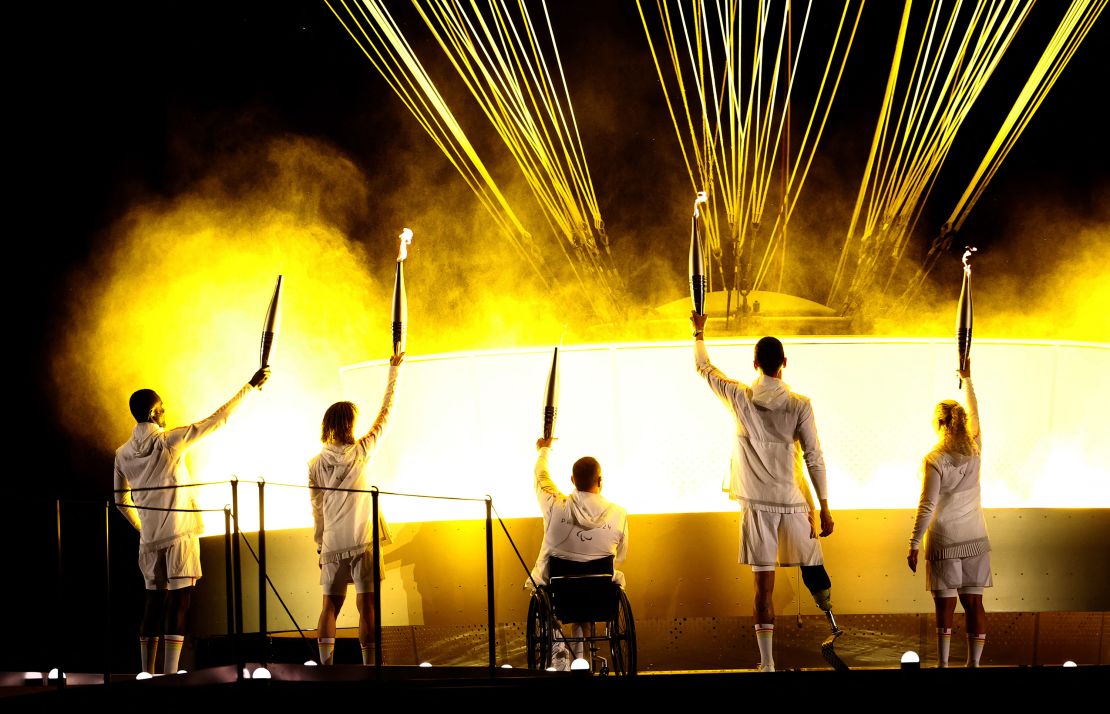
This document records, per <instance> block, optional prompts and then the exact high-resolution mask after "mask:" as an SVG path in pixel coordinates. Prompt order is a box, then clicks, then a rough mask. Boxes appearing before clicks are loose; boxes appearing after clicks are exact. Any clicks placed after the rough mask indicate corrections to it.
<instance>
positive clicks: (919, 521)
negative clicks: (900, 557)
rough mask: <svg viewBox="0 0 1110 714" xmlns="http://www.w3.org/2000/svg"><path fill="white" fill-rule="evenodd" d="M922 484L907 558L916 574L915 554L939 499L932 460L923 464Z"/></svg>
mask: <svg viewBox="0 0 1110 714" xmlns="http://www.w3.org/2000/svg"><path fill="white" fill-rule="evenodd" d="M923 470H924V479H923V481H924V483H923V484H922V487H921V500H920V501H919V502H918V504H917V517H916V518H915V519H914V522H913V533H912V534H911V535H910V553H909V555H908V556H907V560H908V561H909V565H910V570H912V571H914V572H915V573H916V572H917V554H918V551H919V550H921V542H922V541H923V540H924V539H925V533H926V532H927V531H928V530H929V524H930V523H932V522H933V515H934V514H935V513H936V510H937V500H938V499H939V498H940V470H939V469H938V468H937V465H936V464H935V463H934V462H933V460H932V459H929V458H926V459H925V464H924V469H923Z"/></svg>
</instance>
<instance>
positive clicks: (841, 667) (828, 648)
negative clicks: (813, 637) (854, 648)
mask: <svg viewBox="0 0 1110 714" xmlns="http://www.w3.org/2000/svg"><path fill="white" fill-rule="evenodd" d="M843 634H844V630H837V631H836V632H834V633H832V634H831V635H829V636H828V637H827V638H825V641H824V642H822V643H821V656H822V657H824V658H825V661H826V662H828V663H829V666H830V667H832V668H833V669H835V670H836V671H838V672H847V671H848V669H849V667H848V665H846V664H844V660H842V659H840V655H838V654H837V653H836V648H835V647H834V646H833V645H834V644H835V643H836V639H837V638H838V637H840V636H841V635H843Z"/></svg>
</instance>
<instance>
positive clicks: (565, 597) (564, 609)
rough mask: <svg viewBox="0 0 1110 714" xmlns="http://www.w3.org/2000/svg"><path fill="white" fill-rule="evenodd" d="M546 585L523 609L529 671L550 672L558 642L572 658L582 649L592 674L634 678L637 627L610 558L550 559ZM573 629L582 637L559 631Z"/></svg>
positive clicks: (611, 557)
mask: <svg viewBox="0 0 1110 714" xmlns="http://www.w3.org/2000/svg"><path fill="white" fill-rule="evenodd" d="M547 580H548V584H547V585H544V586H542V587H540V589H539V590H537V591H536V592H534V593H532V599H531V601H530V602H529V603H528V622H527V632H526V635H525V639H526V640H527V648H528V668H529V669H537V670H546V669H547V668H548V667H550V666H551V656H552V649H553V646H554V645H555V643H556V642H560V641H561V642H564V643H565V644H566V645H567V647H568V648H569V649H570V650H571V651H572V652H573V647H572V645H574V644H577V643H581V644H582V648H583V650H585V652H584V653H583V654H584V655H586V657H587V658H588V661H589V662H590V669H591V670H592V671H594V672H598V673H600V674H608V673H609V672H610V671H611V672H613V673H614V674H618V675H634V674H636V624H635V622H634V621H633V619H632V607H631V605H629V602H628V596H627V595H626V594H625V592H624V590H622V589H621V588H620V586H619V585H617V584H616V583H614V582H613V556H608V557H606V558H599V559H597V560H590V561H586V562H577V561H573V560H564V559H562V558H556V557H552V558H551V559H550V560H549V562H548V578H547ZM572 623H581V624H582V628H583V632H582V636H581V637H577V636H568V635H566V634H565V633H564V632H563V628H562V625H564V624H565V625H568V626H569V625H571V624H572ZM599 623H601V625H602V627H601V628H600V630H601V632H600V633H599V632H598V630H599V628H598V627H597V625H598V624H599ZM606 643H607V644H608V650H609V658H608V659H606V658H605V657H604V656H603V654H604V649H603V648H602V645H604V644H606Z"/></svg>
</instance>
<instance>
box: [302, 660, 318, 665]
mask: <svg viewBox="0 0 1110 714" xmlns="http://www.w3.org/2000/svg"><path fill="white" fill-rule="evenodd" d="M304 666H305V667H315V666H316V660H312V659H310V660H308V661H307V662H305V663H304Z"/></svg>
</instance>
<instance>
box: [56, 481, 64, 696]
mask: <svg viewBox="0 0 1110 714" xmlns="http://www.w3.org/2000/svg"><path fill="white" fill-rule="evenodd" d="M54 525H55V531H56V534H57V535H56V538H57V547H58V585H57V587H56V588H55V589H54V592H55V593H57V597H58V610H57V611H58V612H65V609H64V608H63V607H62V606H61V601H62V593H64V592H65V591H66V588H65V577H64V573H63V571H62V499H60V498H59V499H56V500H55V504H54ZM57 621H58V622H63V619H62V618H58V619H57ZM61 635H62V633H58V636H57V637H56V638H55V640H54V642H55V645H54V646H55V648H56V649H55V650H54V651H55V655H56V657H57V661H56V662H55V664H57V665H58V679H57V686H58V687H62V686H64V684H65V678H66V668H65V657H66V650H65V646H64V643H65V641H66V639H65V637H62V636H61Z"/></svg>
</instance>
